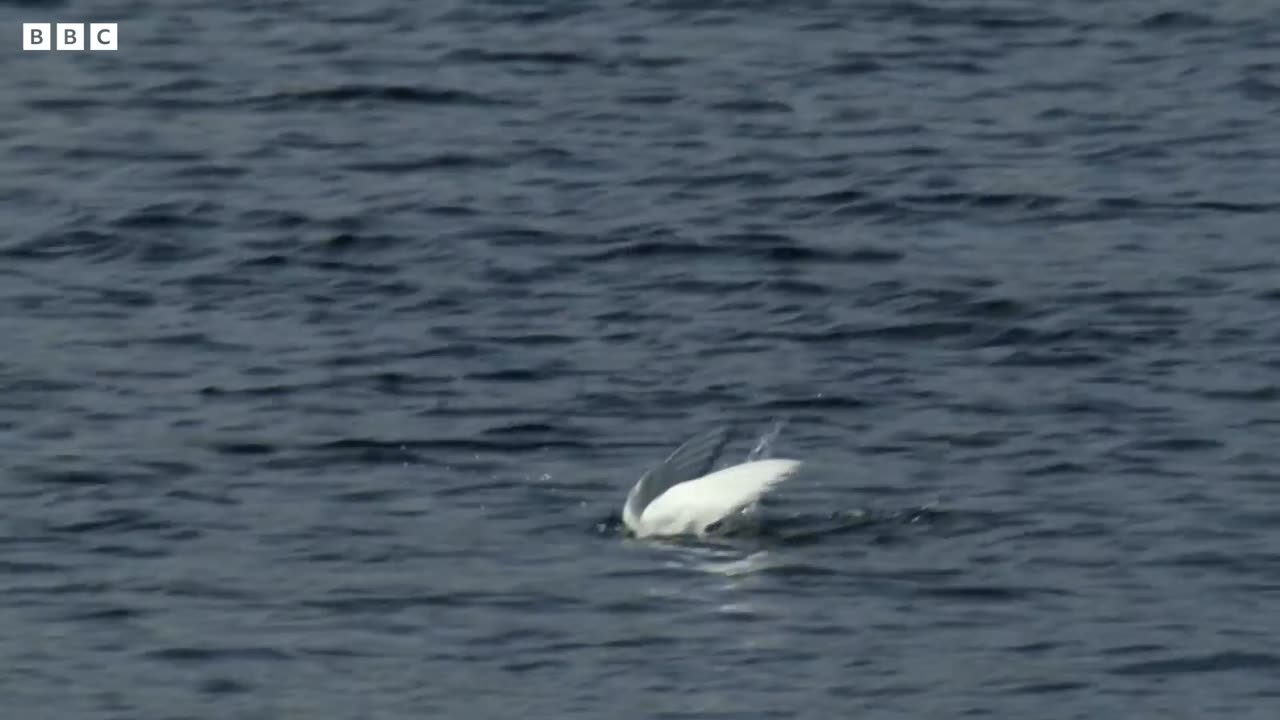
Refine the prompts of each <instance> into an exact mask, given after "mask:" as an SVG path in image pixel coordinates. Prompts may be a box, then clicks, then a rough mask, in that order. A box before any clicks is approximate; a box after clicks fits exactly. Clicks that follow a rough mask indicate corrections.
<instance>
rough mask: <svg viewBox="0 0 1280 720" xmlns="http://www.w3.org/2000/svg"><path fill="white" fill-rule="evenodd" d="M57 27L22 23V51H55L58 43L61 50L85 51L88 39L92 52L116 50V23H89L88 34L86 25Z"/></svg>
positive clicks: (73, 24) (68, 24) (66, 24)
mask: <svg viewBox="0 0 1280 720" xmlns="http://www.w3.org/2000/svg"><path fill="white" fill-rule="evenodd" d="M56 27H57V29H56V30H55V29H54V28H55V26H54V25H53V24H52V23H22V49H23V50H53V49H54V44H55V43H56V44H57V49H59V50H84V46H85V41H86V38H87V39H88V44H89V49H90V50H115V49H116V44H117V42H118V38H117V37H116V23H89V32H88V33H86V32H85V30H84V23H58V24H57V26H56Z"/></svg>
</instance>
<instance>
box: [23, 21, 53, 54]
mask: <svg viewBox="0 0 1280 720" xmlns="http://www.w3.org/2000/svg"><path fill="white" fill-rule="evenodd" d="M22 49H23V50H52V49H53V26H52V25H50V24H49V23H22Z"/></svg>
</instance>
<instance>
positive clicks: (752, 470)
mask: <svg viewBox="0 0 1280 720" xmlns="http://www.w3.org/2000/svg"><path fill="white" fill-rule="evenodd" d="M728 440H729V428H727V427H720V428H716V429H714V430H709V431H706V432H704V433H702V434H700V435H696V436H694V437H693V438H692V439H690V440H688V441H687V442H685V444H683V445H681V446H680V447H679V448H677V449H676V451H675V452H673V453H671V456H670V457H668V458H667V459H666V460H664V461H663V462H662V464H660V465H658V466H657V467H655V468H653V469H652V470H650V471H649V472H647V473H645V474H644V475H643V476H642V477H641V478H640V480H639V481H637V482H636V484H635V487H633V488H631V492H629V493H627V502H626V504H625V505H624V506H623V508H622V521H623V523H625V524H626V526H627V529H628V530H630V531H631V532H632V533H634V534H635V535H636V536H637V537H669V536H676V535H699V536H705V535H707V534H708V533H710V532H713V531H716V530H727V529H730V528H731V527H733V526H734V525H735V524H736V523H737V522H739V521H745V520H748V519H749V518H750V517H751V515H752V514H753V513H754V512H755V510H756V507H757V504H758V503H759V501H760V498H761V497H763V496H764V494H765V493H766V492H768V491H769V490H770V489H772V488H773V487H774V486H776V485H777V484H778V483H780V482H782V481H783V480H786V479H787V478H789V477H791V476H792V475H794V474H795V473H796V471H797V470H799V469H800V461H798V460H782V459H770V460H753V461H748V462H744V463H741V464H739V465H733V466H731V467H727V468H724V469H722V470H717V471H715V472H712V473H710V474H708V471H709V470H710V469H711V466H712V464H713V463H714V462H715V459H716V456H717V455H719V454H720V451H721V450H722V449H723V448H724V446H725V443H727V442H728Z"/></svg>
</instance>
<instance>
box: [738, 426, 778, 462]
mask: <svg viewBox="0 0 1280 720" xmlns="http://www.w3.org/2000/svg"><path fill="white" fill-rule="evenodd" d="M786 425H787V421H786V420H785V419H784V420H775V421H774V423H773V427H771V428H769V431H768V432H766V433H765V434H764V435H761V436H760V439H759V440H758V441H756V446H755V447H754V448H752V449H751V452H750V453H748V454H747V462H754V461H756V460H764V459H767V458H769V457H772V455H773V442H774V441H775V440H777V439H778V435H779V434H781V433H782V428H784V427H786Z"/></svg>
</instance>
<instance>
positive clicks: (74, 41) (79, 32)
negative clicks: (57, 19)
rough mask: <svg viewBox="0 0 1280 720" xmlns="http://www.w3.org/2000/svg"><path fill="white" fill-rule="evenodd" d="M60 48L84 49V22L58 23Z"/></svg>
mask: <svg viewBox="0 0 1280 720" xmlns="http://www.w3.org/2000/svg"><path fill="white" fill-rule="evenodd" d="M58 49H59V50H83V49H84V25H83V24H82V23H58Z"/></svg>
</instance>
